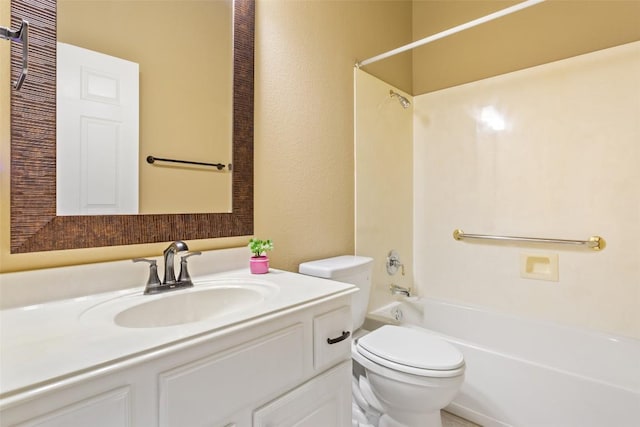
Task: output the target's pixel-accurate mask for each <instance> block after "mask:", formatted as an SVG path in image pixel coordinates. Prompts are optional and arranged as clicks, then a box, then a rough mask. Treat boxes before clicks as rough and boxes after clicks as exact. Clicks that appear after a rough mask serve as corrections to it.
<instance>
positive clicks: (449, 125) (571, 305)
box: [413, 42, 640, 338]
mask: <svg viewBox="0 0 640 427" xmlns="http://www.w3.org/2000/svg"><path fill="white" fill-rule="evenodd" d="M639 76H640V42H635V43H631V44H627V45H622V46H618V47H615V48H611V49H606V50H602V51H598V52H594V53H590V54H586V55H582V56H578V57H574V58H570V59H567V60H563V61H558V62H554V63H549V64H545V65H542V66H538V67H534V68H529V69H525V70H522V71H517V72H514V73H510V74H505V75H502V76H498V77H494V78H490V79H486V80H481V81H477V82H473V83H470V84H466V85H462V86H457V87H453V88H450V89H445V90H441V91H438V92H433V93H429V94H426V95H422V96H418V97H415V98H414V111H415V116H414V157H413V165H414V218H415V220H414V236H413V240H414V259H415V260H416V265H415V271H414V274H415V278H416V285H417V287H418V288H419V290H420V292H421V294H423V295H428V296H429V297H435V298H442V299H448V300H455V301H459V302H464V303H469V304H474V305H481V306H484V307H487V308H492V309H495V310H498V311H501V312H505V313H515V314H519V315H523V316H529V317H534V318H539V319H544V320H549V321H554V322H561V323H565V324H572V325H577V326H580V327H585V328H589V329H593V330H601V331H606V332H611V333H614V334H619V335H624V336H629V337H633V338H640V311H639V310H638V304H639V303H640V244H639V243H638V242H640V185H639V183H640V167H638V165H639V164H640V120H639V117H640V77H639ZM456 228H461V229H463V230H464V231H465V232H467V233H478V234H498V235H515V236H533V237H551V238H566V239H588V238H589V236H591V235H600V236H602V237H604V238H605V239H606V242H607V247H606V248H605V250H604V251H601V252H594V251H590V250H586V249H569V248H567V247H561V246H544V247H540V246H523V245H517V246H516V245H504V244H489V243H470V242H459V241H455V240H454V239H453V238H452V232H453V230H454V229H456ZM523 253H530V254H542V255H543V256H546V255H549V254H551V255H553V254H557V255H558V257H559V280H558V281H556V282H553V281H543V280H532V279H524V278H521V276H520V270H521V266H520V263H521V261H520V256H521V254H523Z"/></svg>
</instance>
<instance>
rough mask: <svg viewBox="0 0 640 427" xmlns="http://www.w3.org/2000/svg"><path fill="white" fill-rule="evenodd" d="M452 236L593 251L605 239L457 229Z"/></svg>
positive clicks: (462, 238) (602, 245)
mask: <svg viewBox="0 0 640 427" xmlns="http://www.w3.org/2000/svg"><path fill="white" fill-rule="evenodd" d="M453 238H454V239H456V240H464V239H482V240H497V241H507V242H523V243H546V244H552V245H574V246H584V247H587V248H589V249H592V250H594V251H599V250H602V249H604V247H605V241H604V239H603V238H602V237H600V236H591V237H590V238H589V240H566V239H546V238H540V237H515V236H493V235H488V234H467V233H465V232H464V231H462V230H460V229H457V230H454V231H453Z"/></svg>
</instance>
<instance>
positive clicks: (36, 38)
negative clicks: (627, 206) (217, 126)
mask: <svg viewBox="0 0 640 427" xmlns="http://www.w3.org/2000/svg"><path fill="white" fill-rule="evenodd" d="M21 19H26V20H28V21H29V22H30V24H31V28H30V34H29V40H30V58H29V74H28V77H27V80H26V81H25V83H24V85H23V86H22V89H21V90H20V91H16V90H15V89H12V93H11V253H25V252H37V251H52V250H62V249H78V248H90V247H100V246H117V245H130V244H138V243H153V242H164V241H172V240H177V239H183V240H192V239H206V238H215V237H230V236H245V235H251V234H253V52H254V19H255V3H254V0H235V1H234V30H233V31H234V48H233V52H234V53H233V67H234V83H233V85H234V88H233V167H234V170H233V177H232V186H233V189H232V203H233V208H232V212H231V213H201V214H178V215H106V216H56V1H55V0H12V2H11V24H12V27H19V24H20V20H21ZM21 55H22V51H21V49H20V48H19V47H18V46H12V48H11V75H12V78H14V77H15V76H16V75H18V74H19V72H20V70H21V69H22V58H21Z"/></svg>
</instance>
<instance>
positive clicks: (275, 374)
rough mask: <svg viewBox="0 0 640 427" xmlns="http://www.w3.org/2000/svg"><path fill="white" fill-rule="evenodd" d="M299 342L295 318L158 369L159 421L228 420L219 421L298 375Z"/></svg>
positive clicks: (205, 422)
mask: <svg viewBox="0 0 640 427" xmlns="http://www.w3.org/2000/svg"><path fill="white" fill-rule="evenodd" d="M303 346H304V326H303V324H301V323H299V324H295V325H293V326H290V327H288V328H286V329H283V330H280V331H278V332H275V333H273V334H270V335H267V336H265V337H263V338H261V339H258V340H255V341H251V342H249V343H247V344H245V345H241V346H239V347H235V348H233V349H230V350H228V351H224V352H222V353H218V354H214V355H212V356H210V357H206V358H204V359H200V360H196V361H194V362H191V363H188V364H186V365H182V366H179V367H177V368H174V369H172V370H170V371H167V372H164V373H162V374H160V377H159V390H160V396H159V399H160V402H159V408H160V413H159V419H160V426H163V427H166V426H174V427H183V426H190V427H197V426H212V425H213V426H216V425H219V424H218V423H220V424H221V425H226V424H229V422H228V421H227V422H225V424H222V423H221V421H222V420H224V419H225V418H227V417H228V416H230V415H231V414H233V413H234V412H236V411H238V410H239V409H241V408H243V407H246V406H247V405H250V404H253V403H255V402H257V401H259V400H260V399H262V398H263V397H264V396H268V395H269V394H273V393H277V392H281V391H283V390H286V389H288V388H290V387H291V386H293V385H295V384H296V383H298V382H300V381H301V379H302V378H303V375H304V356H303V352H302V351H301V349H302V348H303ZM231 425H233V422H231Z"/></svg>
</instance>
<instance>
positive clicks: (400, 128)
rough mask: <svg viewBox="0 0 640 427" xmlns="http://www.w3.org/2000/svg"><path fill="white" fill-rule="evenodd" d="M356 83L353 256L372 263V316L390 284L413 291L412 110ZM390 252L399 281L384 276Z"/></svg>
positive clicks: (362, 75) (384, 86) (374, 86)
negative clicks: (395, 255)
mask: <svg viewBox="0 0 640 427" xmlns="http://www.w3.org/2000/svg"><path fill="white" fill-rule="evenodd" d="M355 82H356V90H355V99H356V113H355V119H356V123H355V125H356V130H355V150H356V162H355V171H356V223H355V226H356V254H358V255H363V256H369V257H372V258H373V259H374V264H373V277H372V292H371V297H370V302H369V309H370V310H373V309H375V308H378V307H380V306H382V305H384V304H387V303H389V302H391V301H392V300H393V299H394V297H392V296H391V293H390V292H389V286H390V285H391V284H395V285H398V286H403V287H412V286H413V247H412V244H413V200H412V198H413V191H412V189H413V168H412V167H411V163H412V161H411V159H412V157H413V127H412V123H413V105H412V106H410V107H409V108H406V109H405V108H402V106H401V105H400V103H399V102H398V99H396V98H391V97H390V94H389V90H391V89H393V90H394V91H395V92H398V93H402V92H401V91H399V90H398V89H397V88H395V87H393V86H391V85H389V84H388V83H385V82H384V81H382V80H380V79H378V78H376V77H373V76H372V75H370V74H368V73H366V72H364V71H362V70H356V72H355ZM403 95H404V96H405V97H406V98H408V99H409V100H411V96H410V95H408V94H406V93H403ZM392 249H394V250H396V251H397V252H398V255H399V256H400V261H401V262H402V263H403V264H404V265H405V269H404V271H405V274H404V275H402V270H398V271H397V272H396V273H395V274H394V275H389V274H388V273H387V269H386V260H387V256H388V254H389V251H390V250H392Z"/></svg>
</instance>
